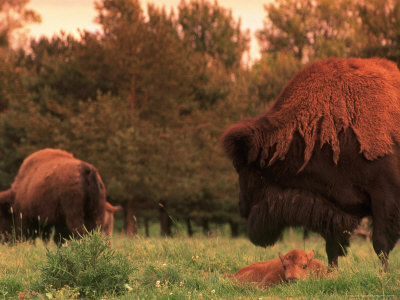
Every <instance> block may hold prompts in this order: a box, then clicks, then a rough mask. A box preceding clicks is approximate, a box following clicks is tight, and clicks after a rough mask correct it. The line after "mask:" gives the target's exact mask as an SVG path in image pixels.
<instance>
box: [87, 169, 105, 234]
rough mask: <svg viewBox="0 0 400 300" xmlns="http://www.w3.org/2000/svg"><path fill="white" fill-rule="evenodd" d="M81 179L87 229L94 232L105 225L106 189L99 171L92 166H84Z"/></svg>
mask: <svg viewBox="0 0 400 300" xmlns="http://www.w3.org/2000/svg"><path fill="white" fill-rule="evenodd" d="M81 178H82V179H83V180H82V181H83V182H82V183H83V191H84V195H85V196H84V197H85V202H84V215H85V217H84V218H85V227H86V229H87V230H93V229H95V228H96V227H97V226H102V225H103V218H104V209H105V201H106V199H105V188H104V184H103V181H102V180H101V178H100V175H99V172H98V171H97V169H96V168H95V167H94V166H92V165H90V164H82V167H81Z"/></svg>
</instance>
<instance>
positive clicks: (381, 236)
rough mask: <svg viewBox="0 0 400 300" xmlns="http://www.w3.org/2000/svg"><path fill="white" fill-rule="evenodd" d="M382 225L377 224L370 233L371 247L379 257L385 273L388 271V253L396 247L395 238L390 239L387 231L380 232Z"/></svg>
mask: <svg viewBox="0 0 400 300" xmlns="http://www.w3.org/2000/svg"><path fill="white" fill-rule="evenodd" d="M382 227H383V226H382V225H381V224H380V223H379V222H377V224H374V228H373V231H372V245H373V246H374V250H375V253H376V254H377V255H378V256H379V259H380V260H381V262H382V265H383V268H384V270H385V271H389V260H388V259H389V253H390V251H392V249H393V248H394V246H395V245H396V241H397V239H398V237H397V238H392V237H391V236H390V235H389V232H388V230H382Z"/></svg>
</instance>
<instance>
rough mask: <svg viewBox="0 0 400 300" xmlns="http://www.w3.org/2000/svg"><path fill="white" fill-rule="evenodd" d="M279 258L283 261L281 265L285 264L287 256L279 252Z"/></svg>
mask: <svg viewBox="0 0 400 300" xmlns="http://www.w3.org/2000/svg"><path fill="white" fill-rule="evenodd" d="M279 258H280V260H281V263H282V264H283V260H284V259H285V256H284V255H283V254H282V253H280V252H279Z"/></svg>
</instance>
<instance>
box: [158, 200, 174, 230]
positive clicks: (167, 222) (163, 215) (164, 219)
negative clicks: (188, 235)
mask: <svg viewBox="0 0 400 300" xmlns="http://www.w3.org/2000/svg"><path fill="white" fill-rule="evenodd" d="M158 205H159V207H160V225H161V235H162V236H171V235H172V233H171V225H172V224H171V218H170V217H169V215H168V213H167V208H166V202H165V201H160V202H159V203H158Z"/></svg>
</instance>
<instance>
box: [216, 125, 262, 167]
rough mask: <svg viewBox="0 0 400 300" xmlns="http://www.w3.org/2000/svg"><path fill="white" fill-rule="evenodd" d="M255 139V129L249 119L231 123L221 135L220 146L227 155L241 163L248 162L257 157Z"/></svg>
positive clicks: (258, 150)
mask: <svg viewBox="0 0 400 300" xmlns="http://www.w3.org/2000/svg"><path fill="white" fill-rule="evenodd" d="M257 140H258V137H257V131H256V130H255V128H254V126H253V124H252V123H251V121H244V122H241V123H238V124H235V125H232V126H231V127H229V128H228V129H227V130H226V131H225V133H224V134H223V135H222V137H221V142H222V147H223V149H224V150H225V153H226V154H227V155H228V157H229V158H230V159H231V160H232V161H234V162H238V163H243V164H250V163H252V162H254V161H256V159H257V158H258V155H259V152H260V146H259V144H258V143H257Z"/></svg>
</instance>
